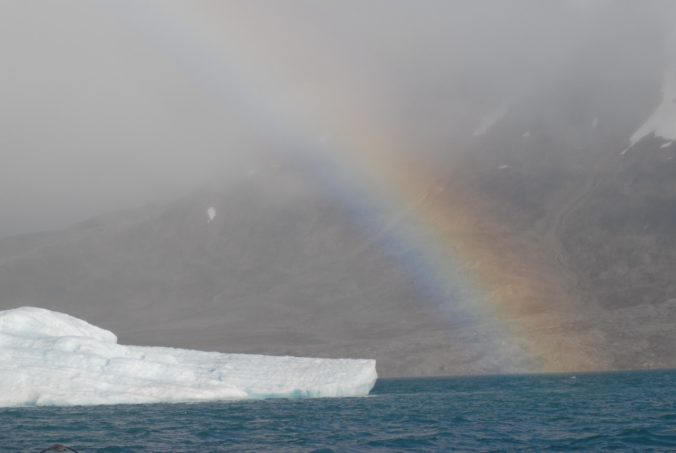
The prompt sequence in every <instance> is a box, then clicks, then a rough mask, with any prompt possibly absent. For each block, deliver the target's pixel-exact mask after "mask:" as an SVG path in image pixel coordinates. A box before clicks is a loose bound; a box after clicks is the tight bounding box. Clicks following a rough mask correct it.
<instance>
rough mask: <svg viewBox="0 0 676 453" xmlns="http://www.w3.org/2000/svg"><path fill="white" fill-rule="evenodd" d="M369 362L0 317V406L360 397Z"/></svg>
mask: <svg viewBox="0 0 676 453" xmlns="http://www.w3.org/2000/svg"><path fill="white" fill-rule="evenodd" d="M376 378H377V374H376V368H375V360H361V359H316V358H301V357H278V356H264V355H253V354H223V353H218V352H202V351H193V350H187V349H175V348H164V347H145V346H126V345H120V344H117V337H116V336H115V334H113V333H112V332H110V331H108V330H105V329H101V328H99V327H96V326H94V325H91V324H89V323H87V322H86V321H83V320H81V319H77V318H74V317H72V316H69V315H67V314H63V313H58V312H54V311H50V310H46V309H43V308H35V307H21V308H16V309H13V310H5V311H0V406H1V407H9V406H35V405H38V406H42V405H96V404H135V403H161V402H163V403H166V402H193V401H215V400H236V399H248V398H252V399H253V398H282V397H346V396H365V395H368V393H369V392H370V391H371V389H372V388H373V385H374V384H375V381H376Z"/></svg>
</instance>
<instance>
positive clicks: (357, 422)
mask: <svg viewBox="0 0 676 453" xmlns="http://www.w3.org/2000/svg"><path fill="white" fill-rule="evenodd" d="M55 443H61V444H66V445H68V446H70V447H72V448H74V449H76V450H78V451H79V452H80V453H84V452H165V451H166V452H168V451H171V452H212V451H213V452H217V451H237V452H240V451H316V452H331V451H364V450H370V451H454V450H455V451H509V450H521V451H534V452H539V451H572V450H582V451H590V450H620V451H622V450H630V451H636V450H640V451H644V450H650V451H668V450H676V372H675V371H650V372H628V373H606V374H577V375H570V374H569V375H538V376H490V377H457V378H433V379H431V378H430V379H390V380H388V379H383V380H379V381H378V383H377V385H376V387H375V388H374V390H373V391H372V394H371V396H369V397H364V398H327V399H276V400H259V401H241V402H227V403H226V402H223V403H208V404H153V405H118V406H94V407H84V406H81V407H27V408H11V409H10V408H7V409H0V447H2V448H0V451H3V452H4V451H11V452H39V451H41V450H42V449H44V448H47V447H49V446H50V445H52V444H55Z"/></svg>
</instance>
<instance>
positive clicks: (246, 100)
mask: <svg viewBox="0 0 676 453" xmlns="http://www.w3.org/2000/svg"><path fill="white" fill-rule="evenodd" d="M670 8H671V5H670V4H669V2H658V1H654V2H649V1H642V2H629V1H625V2H622V1H617V2H613V1H600V0H599V1H592V0H589V1H584V0H583V1H579V0H578V1H573V0H569V1H558V2H556V1H542V0H530V1H526V0H518V1H517V0H513V1H487V0H486V1H469V0H468V1H425V2H419V1H389V0H388V1H386V0H382V1H376V0H371V1H366V2H364V1H331V2H315V1H309V0H308V1H284V2H264V1H230V2H219V1H191V2H174V1H146V0H133V1H131V0H129V1H72V0H68V1H61V2H38V1H26V0H21V1H3V2H2V3H0V55H1V56H2V71H0V99H1V101H2V102H1V103H0V119H1V120H0V217H1V218H2V222H1V223H0V236H7V235H10V234H19V233H30V232H35V231H41V230H49V229H59V228H63V227H66V226H68V225H70V224H72V223H74V222H77V221H80V220H83V219H86V218H88V217H90V216H93V215H96V214H100V213H102V212H106V211H111V210H116V209H121V208H127V207H132V206H139V205H143V204H145V203H149V202H153V201H158V200H159V201H161V200H167V199H171V198H172V197H175V196H178V195H180V194H182V193H185V192H187V191H190V190H193V189H196V188H199V187H201V186H203V185H205V184H215V183H216V184H225V185H226V186H227V183H228V181H231V180H233V181H234V180H237V178H239V177H241V176H242V175H246V174H247V173H248V172H250V171H251V170H252V168H254V167H255V166H256V165H257V164H258V163H260V162H261V159H262V160H264V159H265V156H266V154H267V153H277V158H279V155H281V156H284V152H286V150H288V149H293V148H300V147H302V148H312V146H314V145H316V146H317V147H319V145H320V143H321V142H322V140H323V139H324V138H325V137H340V136H343V135H345V136H349V135H352V137H351V139H350V142H351V143H363V144H364V146H368V142H366V141H362V140H361V139H362V138H363V135H364V134H365V132H364V131H366V130H368V131H369V133H374V134H379V135H381V136H390V140H391V141H396V142H397V143H399V144H400V146H399V147H398V149H397V150H392V152H402V151H404V152H410V153H421V154H420V155H421V156H428V154H425V153H424V152H423V151H422V150H425V151H426V152H429V153H437V154H438V153H449V152H451V151H449V146H448V145H449V144H450V143H461V142H462V136H463V133H464V134H466V132H467V128H468V127H469V126H470V125H471V124H475V123H476V120H477V118H478V117H480V116H482V115H484V114H485V113H486V112H487V111H490V110H492V109H494V108H495V106H497V105H500V104H501V103H503V102H505V101H507V100H509V99H510V98H512V97H514V96H519V94H520V93H521V92H522V91H523V90H525V89H528V90H531V91H532V90H534V89H535V88H536V87H539V86H541V87H542V89H543V90H545V89H546V87H547V86H548V84H551V83H552V81H553V80H556V79H560V78H568V79H574V78H575V77H576V73H575V67H576V64H578V63H579V60H576V58H579V55H580V49H584V48H585V47H589V46H603V48H604V49H606V50H607V52H609V53H612V52H625V53H627V52H629V53H630V54H631V55H632V56H641V58H643V57H646V56H647V57H651V58H652V57H656V56H659V55H661V54H663V53H664V49H663V48H660V47H659V46H653V45H645V43H651V42H653V40H652V38H653V37H654V35H655V34H660V33H663V32H664V24H663V21H664V19H663V18H664V17H668V14H666V13H667V11H669V10H670ZM623 37H626V38H627V39H626V40H623V39H622V38H623ZM643 40H645V41H643ZM627 42H632V43H633V46H634V48H627V46H626V44H627ZM647 57H646V58H647ZM587 63H591V62H587ZM596 63H597V64H599V65H600V66H602V65H603V62H596ZM607 70H608V71H612V68H607ZM407 150H408V151H407ZM331 152H341V151H340V150H339V149H334V150H332V151H331ZM280 153H281V154H280ZM282 158H283V157H282ZM424 158H427V157H424Z"/></svg>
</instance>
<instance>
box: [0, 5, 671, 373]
mask: <svg viewBox="0 0 676 453" xmlns="http://www.w3.org/2000/svg"><path fill="white" fill-rule="evenodd" d="M634 9H635V8H629V12H628V13H626V14H621V15H619V16H613V17H611V19H610V20H613V21H614V22H612V23H611V24H610V25H611V27H610V29H611V30H612V31H611V32H607V34H600V35H598V36H597V35H594V33H593V32H590V31H589V30H586V29H585V33H589V36H588V38H589V39H592V38H593V39H592V40H591V41H590V42H591V43H592V44H589V43H588V44H589V45H587V46H581V48H580V49H577V53H576V54H575V58H572V59H571V62H570V63H569V64H570V66H569V67H565V68H559V69H558V70H557V71H552V72H553V74H552V75H551V77H549V76H548V77H542V80H540V82H541V83H539V84H536V85H534V86H526V87H520V88H519V89H518V90H513V86H509V87H508V88H504V90H505V91H506V92H504V93H502V92H501V93H498V94H495V95H494V94H491V95H489V94H486V93H482V92H477V91H476V90H477V89H478V86H479V85H480V84H477V86H468V90H467V92H462V90H458V92H455V91H454V92H453V94H449V95H448V96H449V97H448V98H444V97H443V96H439V97H438V98H436V99H433V101H434V102H433V104H434V106H433V107H434V108H431V110H430V111H431V112H433V114H434V113H437V112H444V111H445V110H450V111H453V115H458V117H459V118H461V119H462V121H463V123H462V127H459V126H457V125H453V126H449V128H450V129H453V134H449V135H453V140H454V146H455V145H458V146H462V148H463V152H462V153H461V155H460V157H458V156H457V154H458V153H457V150H453V152H450V151H449V152H448V154H446V153H445V152H430V153H429V154H431V155H433V156H432V157H430V155H428V154H424V156H425V159H422V158H421V160H427V159H430V158H433V159H434V162H435V163H436V164H438V165H436V168H435V177H434V178H431V179H430V193H436V192H435V190H436V188H437V187H442V188H445V190H451V189H454V190H457V192H456V193H459V194H461V195H462V196H463V197H466V198H467V199H468V200H470V202H473V203H475V204H476V209H477V211H478V212H483V213H484V214H485V217H483V216H479V220H481V221H482V222H483V223H482V224H481V225H480V227H481V228H482V229H484V230H485V232H486V234H487V235H491V234H493V235H495V236H496V237H499V238H500V239H501V241H502V242H501V243H503V244H504V245H505V249H508V250H507V251H506V252H505V253H507V254H509V256H510V257H511V258H512V259H513V261H514V263H515V264H514V266H515V268H516V269H517V273H521V274H520V277H522V278H524V279H530V280H532V281H535V282H538V283H541V284H542V285H544V286H548V287H550V288H551V292H552V294H554V293H556V292H557V291H558V292H565V293H566V294H568V296H569V297H570V299H571V300H572V303H571V305H570V306H566V307H561V306H557V305H556V304H555V303H554V302H551V301H550V302H549V305H547V304H541V306H545V307H547V309H542V310H541V311H539V312H536V313H528V314H527V316H533V317H538V319H540V318H541V319H542V321H541V323H540V324H541V330H542V331H543V332H547V331H551V334H552V335H559V336H562V337H565V336H566V333H569V334H570V335H568V337H570V338H568V339H567V340H566V341H573V340H574V339H577V338H579V339H580V340H579V341H580V343H579V344H574V343H570V345H569V346H570V347H579V348H581V349H587V350H589V353H590V356H593V355H596V356H598V357H602V358H603V360H604V361H603V362H602V363H599V364H598V366H599V367H600V368H639V367H674V366H676V356H675V355H674V353H673V351H672V350H671V349H672V348H671V345H673V344H674V340H675V338H674V336H675V335H676V334H675V333H674V332H676V283H674V281H673V269H674V265H676V262H675V259H674V257H675V256H676V240H675V239H674V232H675V231H676V214H674V213H675V212H676V210H675V209H676V185H675V183H674V181H676V145H674V143H671V142H670V141H669V140H666V139H663V138H660V137H656V136H655V135H654V134H647V135H646V136H644V137H643V138H642V139H640V140H639V141H638V142H637V143H635V144H634V145H633V146H631V138H632V135H633V134H634V132H635V131H637V130H638V129H639V128H640V127H641V125H642V124H644V123H645V122H646V120H647V119H648V118H650V116H651V114H652V112H654V110H655V108H656V106H658V105H660V102H661V101H662V99H661V94H660V93H661V89H662V83H663V75H664V70H665V66H668V65H669V61H668V59H667V60H666V61H665V57H664V55H665V54H666V52H667V51H666V50H665V49H666V48H667V46H666V44H665V32H664V30H663V29H661V28H660V27H654V28H651V29H650V33H647V34H646V33H645V27H638V28H637V29H636V30H635V31H633V30H632V29H631V24H632V22H631V21H632V20H633V15H632V14H633V13H635V11H634ZM651 20H652V19H651ZM645 49H647V50H645ZM473 90H474V91H473ZM507 91H508V92H507ZM430 103H432V99H431V100H430ZM454 105H461V106H466V107H467V108H466V110H467V112H469V113H467V114H466V115H464V116H463V115H461V114H460V113H462V112H460V113H458V112H456V110H465V109H454V108H451V107H449V106H454ZM421 111H422V112H425V109H424V108H421ZM439 116H441V115H439ZM437 122H439V118H435V122H434V123H433V124H435V125H436V124H437ZM470 124H473V125H475V127H465V126H466V125H470ZM461 133H462V134H464V135H458V134H461ZM431 141H432V140H431ZM669 143H671V144H669ZM628 147H629V148H628ZM420 152H421V153H423V152H424V151H420ZM421 155H422V154H421ZM424 164H426V165H429V163H428V162H424ZM421 195H424V194H421ZM434 196H435V197H443V193H439V194H437V195H434ZM425 202H426V201H425V197H424V196H421V198H420V201H419V203H421V204H424V203H425ZM210 208H213V209H214V211H215V216H214V217H213V219H211V218H210V216H209V209H210ZM416 208H417V207H416V206H407V207H406V209H407V211H405V212H402V213H401V214H400V215H401V216H402V217H403V218H405V217H406V216H415V215H416V213H417V211H416ZM384 220H385V222H383V224H382V226H380V225H373V224H369V225H366V224H364V223H363V222H361V219H359V218H356V217H355V216H354V213H353V212H351V211H350V207H349V203H346V201H345V200H344V199H341V198H340V197H338V196H336V194H335V193H331V192H329V191H327V190H326V188H325V187H324V186H323V185H322V181H320V180H319V178H317V177H316V176H313V175H312V174H308V171H307V169H306V168H302V165H299V164H297V163H295V164H294V163H290V164H288V165H287V166H274V165H271V166H269V167H265V168H262V169H258V170H257V171H254V172H250V173H249V174H247V175H246V176H243V177H241V178H239V179H237V180H234V181H230V182H229V183H228V184H227V185H224V186H223V187H216V186H215V187H213V188H210V189H205V190H201V191H196V192H193V193H190V194H187V195H186V196H185V197H184V198H182V199H179V200H175V201H173V202H169V203H159V204H155V205H149V206H146V207H142V208H138V209H132V210H126V211H119V212H112V213H110V214H108V215H105V216H101V217H97V218H94V219H91V220H89V221H86V222H83V223H80V224H78V225H75V226H73V227H71V228H68V229H66V230H63V231H58V232H50V233H44V234H33V235H26V236H18V237H9V238H5V239H2V240H0V289H1V290H0V308H12V307H16V306H20V305H37V306H42V307H45V308H49V309H54V310H59V311H64V312H67V313H69V314H72V315H74V316H77V317H80V318H83V319H86V320H87V321H90V322H92V323H94V324H96V325H100V326H102V327H104V328H107V329H110V330H113V331H115V332H116V333H118V334H119V337H120V342H121V343H131V344H148V345H166V346H180V347H192V348H200V349H214V350H220V351H225V352H258V353H269V354H294V355H318V356H328V357H335V356H354V357H369V358H371V357H372V358H376V359H377V360H378V368H379V372H380V373H381V374H383V375H432V374H452V373H483V372H499V371H513V369H511V368H505V367H506V364H505V363H504V362H502V361H501V360H500V358H499V357H498V358H496V357H495V356H493V355H491V354H490V353H487V352H486V350H487V345H488V344H489V339H488V336H489V334H490V332H489V330H490V329H491V326H490V325H476V324H471V323H469V324H468V323H467V322H465V321H464V320H456V319H448V318H447V317H445V316H441V315H440V310H439V307H438V304H437V301H435V300H434V299H433V298H430V297H429V295H428V294H427V293H426V288H423V287H421V284H420V282H418V281H417V280H416V279H415V278H414V277H413V276H412V275H411V272H410V269H409V268H407V267H406V265H407V263H406V262H405V260H406V254H407V252H409V250H405V249H403V250H393V249H391V248H389V247H388V246H387V244H385V243H384V241H385V239H386V236H387V235H384V234H383V229H385V228H393V229H395V230H396V228H397V223H396V222H395V221H394V220H395V219H384ZM387 220H392V222H391V223H388V222H387ZM479 220H478V221H479ZM526 256H527V257H528V258H529V259H530V258H533V259H535V260H536V262H537V263H538V266H536V268H537V273H536V272H535V271H533V270H532V269H530V268H528V267H526V266H524V267H519V262H518V261H519V259H520V258H524V259H525V258H526ZM548 277H551V281H549V280H547V278H548ZM554 300H556V299H554ZM562 341H563V340H562Z"/></svg>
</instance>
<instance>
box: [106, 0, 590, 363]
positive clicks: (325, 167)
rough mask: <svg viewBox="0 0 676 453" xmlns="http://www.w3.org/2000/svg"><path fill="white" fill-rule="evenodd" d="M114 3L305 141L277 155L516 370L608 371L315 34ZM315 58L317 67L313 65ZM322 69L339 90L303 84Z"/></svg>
mask: <svg viewBox="0 0 676 453" xmlns="http://www.w3.org/2000/svg"><path fill="white" fill-rule="evenodd" d="M101 4H104V5H106V10H108V11H112V12H114V13H115V14H117V15H118V16H120V17H121V18H123V19H124V21H125V22H126V23H128V24H132V25H133V26H134V27H135V28H136V30H137V32H139V33H142V34H145V35H148V36H150V37H151V38H152V40H153V41H154V42H156V43H158V45H159V46H160V47H161V49H162V50H163V51H165V52H166V53H167V54H168V55H171V56H172V57H173V58H176V59H177V61H178V63H179V65H180V67H181V68H182V69H183V70H186V71H190V73H191V76H192V77H193V78H194V79H195V80H196V82H197V83H199V84H200V85H201V86H203V87H204V88H205V89H208V90H210V92H211V93H212V94H213V95H214V96H220V97H221V99H222V102H229V103H232V102H236V103H237V105H238V107H241V108H242V112H243V113H242V114H243V115H246V116H247V117H248V119H249V122H250V123H251V124H254V125H255V127H256V128H258V129H260V130H264V131H266V133H269V132H270V131H272V134H274V135H275V136H276V137H279V138H280V139H282V140H286V141H287V142H289V143H294V144H295V145H296V146H292V147H288V148H292V149H293V151H289V150H288V149H287V150H285V151H283V153H284V155H282V156H277V158H281V159H297V160H302V161H304V162H307V163H310V165H312V166H314V167H313V168H315V167H316V168H317V169H319V171H320V172H321V173H322V177H325V178H326V180H325V184H327V185H328V186H330V187H331V190H332V191H333V193H334V194H335V195H336V196H339V197H341V198H342V199H344V200H350V202H351V203H352V204H353V207H354V211H355V212H356V213H357V214H356V215H355V217H356V219H357V220H356V221H359V222H366V223H369V226H370V227H372V228H374V229H376V230H377V231H378V234H380V235H381V237H382V244H383V246H385V247H388V248H390V249H392V250H398V251H401V252H402V253H401V255H402V260H403V262H404V264H405V265H406V266H407V269H408V270H409V271H410V273H411V275H412V277H413V278H415V279H416V282H419V283H420V284H421V285H422V286H424V287H425V288H426V289H427V291H428V292H429V293H430V297H431V298H435V299H437V300H439V299H441V300H443V301H445V304H444V306H443V307H442V310H443V311H444V312H445V315H446V316H448V317H449V319H453V318H454V317H463V318H464V319H469V320H470V322H472V323H473V324H474V325H475V326H476V329H477V330H481V331H482V332H483V333H484V334H485V335H487V336H488V337H489V338H490V345H491V352H492V354H495V355H496V356H500V357H503V358H504V359H505V360H504V369H505V370H506V371H514V372H551V371H566V370H590V369H595V368H597V367H598V366H599V363H600V362H598V361H597V360H598V358H597V357H594V356H593V354H591V353H589V352H588V351H589V348H587V347H586V345H585V344H584V340H582V339H579V338H569V337H567V336H566V335H565V332H563V331H562V330H561V329H560V328H557V322H556V313H554V314H551V313H552V310H551V307H552V305H555V304H566V303H569V301H566V300H565V299H566V296H565V294H563V291H561V290H560V289H557V283H556V281H555V279H554V278H552V276H551V275H549V274H548V273H547V272H546V271H545V270H543V269H545V268H544V266H543V265H542V262H539V260H538V258H537V254H535V253H531V250H529V246H528V244H521V245H519V246H518V247H517V246H515V245H511V244H506V243H505V242H504V241H501V239H500V238H499V237H496V236H494V235H493V233H494V230H493V229H491V228H490V227H489V226H488V225H491V224H492V222H491V214H490V212H488V211H487V210H486V209H485V208H484V207H482V204H483V203H482V200H481V199H480V198H477V196H476V195H475V194H472V193H471V192H468V189H467V188H466V186H465V185H463V184H462V176H457V179H456V178H455V177H454V178H449V177H448V175H445V176H444V177H443V178H442V177H441V176H440V175H435V174H434V171H432V170H430V169H425V168H424V167H423V166H422V165H421V164H420V163H419V162H416V161H415V159H414V156H415V150H416V149H417V148H416V147H417V146H419V145H418V144H416V143H411V140H410V139H409V138H408V137H407V136H406V134H405V133H402V132H401V131H400V128H399V127H398V125H397V124H396V121H392V119H391V118H389V115H388V111H390V110H391V109H392V108H394V107H395V106H393V105H391V104H392V102H393V101H392V100H391V99H389V97H388V96H387V94H386V92H384V90H381V89H379V87H378V86H377V83H374V82H373V81H371V80H368V78H365V77H361V78H359V77H358V75H355V74H353V73H351V72H349V71H346V69H345V68H344V67H343V66H341V65H340V64H338V63H337V62H335V61H333V59H332V58H330V55H331V53H330V52H327V51H326V50H325V49H324V48H323V47H321V46H319V45H318V43H317V42H316V41H315V40H312V39H308V37H309V36H316V35H317V33H316V31H315V32H314V33H312V30H310V33H308V32H307V30H306V29H303V27H302V26H299V27H294V28H291V27H288V26H287V27H285V26H284V24H283V23H280V22H279V21H277V20H275V19H274V16H275V12H274V11H267V10H263V9H261V10H259V9H258V8H257V7H256V6H255V4H254V3H253V2H242V3H230V2H228V3H227V4H225V5H223V4H221V3H218V2H216V3H215V4H210V3H209V4H206V3H205V4H202V3H190V4H188V3H180V2H179V3H173V2H154V3H150V2H147V3H146V2H138V1H136V0H134V1H132V2H124V1H122V2H120V1H114V2H102V3H101ZM198 5H201V6H198ZM266 6H268V7H269V6H270V4H266ZM200 7H202V8H203V9H202V10H200V9H199V8H200ZM214 10H215V11H214ZM252 24H255V27H253V26H252ZM297 25H298V24H297ZM304 27H306V28H307V27H311V24H304ZM260 30H265V31H266V33H265V36H261V34H260ZM266 38H267V40H266ZM289 49H299V50H297V51H296V53H294V52H293V51H290V50H289ZM327 53H328V55H329V56H327ZM275 55H277V56H275ZM282 55H283V58H284V59H288V60H289V64H288V65H285V64H284V60H282V57H280V56H282ZM308 55H312V56H316V57H317V61H315V62H312V63H307V62H306V63H303V64H300V62H303V61H305V60H307V56H308ZM313 64H316V65H321V67H322V69H321V71H319V72H321V74H323V75H327V74H333V75H335V76H336V77H335V78H336V79H337V80H339V83H335V82H334V83H331V82H327V83H316V82H313V80H312V79H310V80H301V81H299V80H298V77H297V75H298V73H302V72H303V70H308V68H310V69H311V67H312V65H313ZM299 66H300V67H299ZM392 123H395V124H392ZM261 158H262V159H263V158H267V159H269V158H270V156H269V155H268V156H264V157H261ZM458 174H459V173H458ZM383 219H386V221H385V222H383ZM515 249H516V250H515Z"/></svg>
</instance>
